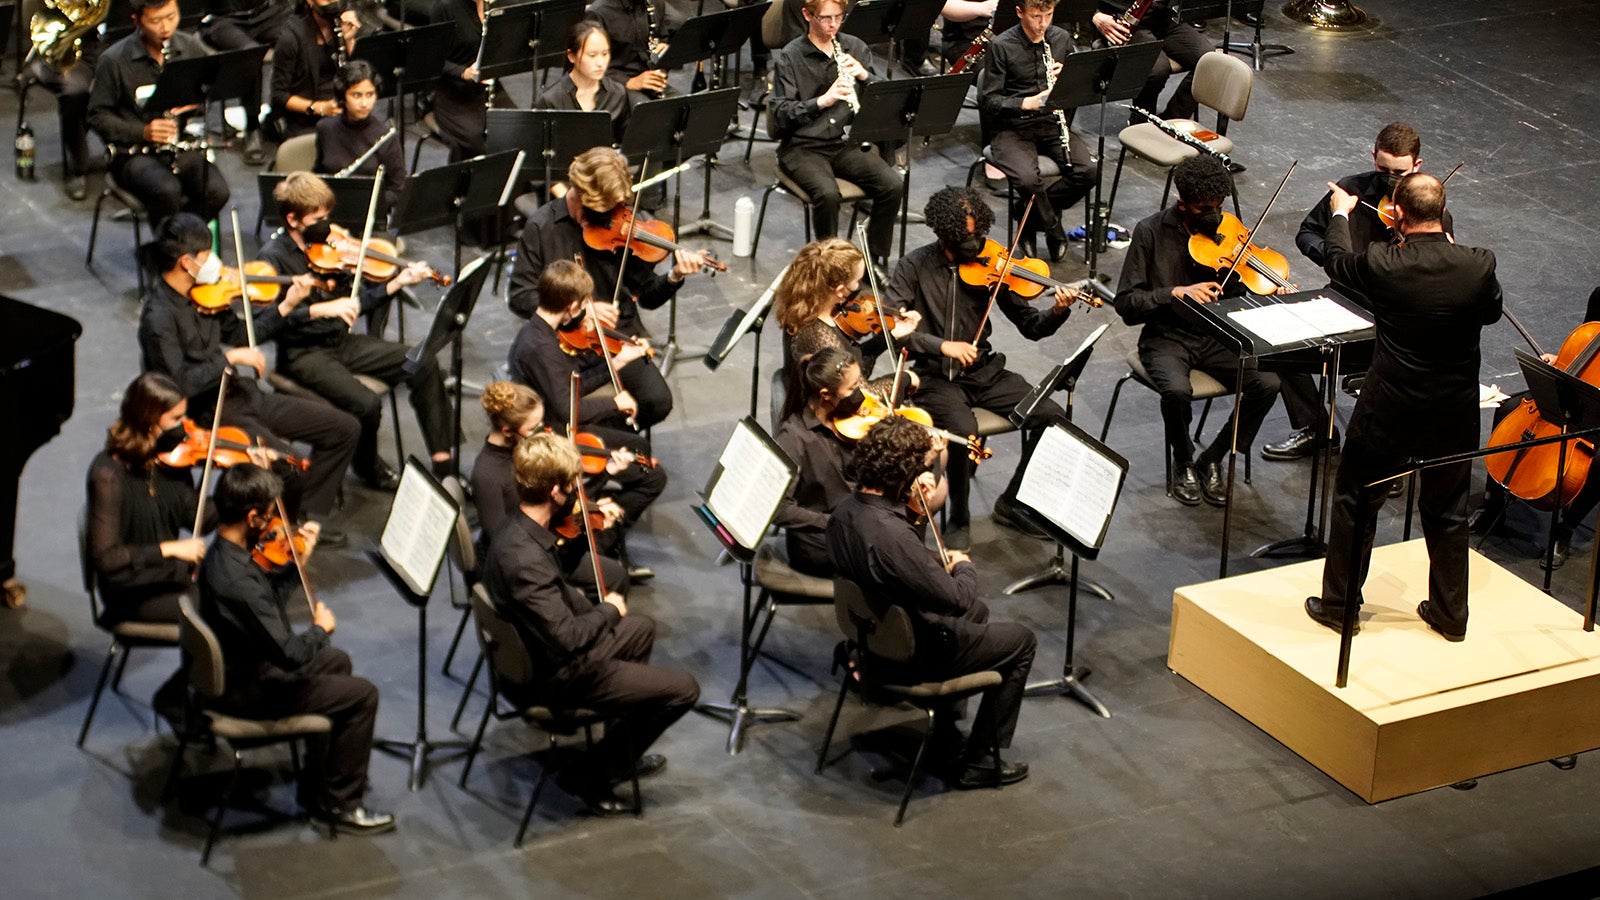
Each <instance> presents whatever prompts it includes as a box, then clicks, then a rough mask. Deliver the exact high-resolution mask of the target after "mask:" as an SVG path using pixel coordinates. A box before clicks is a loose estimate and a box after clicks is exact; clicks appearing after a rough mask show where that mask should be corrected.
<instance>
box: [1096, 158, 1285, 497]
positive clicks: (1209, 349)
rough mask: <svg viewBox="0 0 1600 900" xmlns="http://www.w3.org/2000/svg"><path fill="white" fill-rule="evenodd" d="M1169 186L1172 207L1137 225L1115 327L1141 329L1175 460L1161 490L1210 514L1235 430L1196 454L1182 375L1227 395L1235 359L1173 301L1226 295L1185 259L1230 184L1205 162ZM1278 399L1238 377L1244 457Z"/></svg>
mask: <svg viewBox="0 0 1600 900" xmlns="http://www.w3.org/2000/svg"><path fill="white" fill-rule="evenodd" d="M1172 181H1173V184H1175V185H1177V186H1178V202H1177V203H1176V204H1174V205H1173V206H1170V207H1168V208H1167V209H1164V210H1162V211H1160V212H1158V213H1155V214H1154V215H1152V216H1150V217H1148V218H1146V219H1145V220H1144V221H1142V222H1140V223H1139V224H1138V225H1136V226H1134V229H1133V243H1132V246H1130V247H1129V248H1128V255H1127V257H1126V258H1125V259H1124V260H1123V263H1122V280H1121V281H1120V282H1119V283H1118V285H1117V297H1116V301H1115V303H1116V308H1117V314H1118V315H1120V316H1122V321H1124V322H1127V323H1128V324H1129V325H1142V326H1144V328H1143V329H1142V330H1141V331H1140V332H1139V362H1140V364H1142V365H1143V366H1144V370H1145V372H1146V373H1147V374H1149V376H1150V381H1151V383H1152V384H1154V385H1155V388H1156V392H1157V393H1159V394H1160V395H1161V421H1162V422H1163V423H1164V425H1165V427H1166V439H1167V452H1169V453H1171V454H1172V483H1171V484H1170V485H1168V491H1169V492H1170V493H1171V495H1172V498H1173V499H1174V500H1177V501H1178V502H1179V503H1182V504H1183V505H1184V506H1198V505H1199V504H1200V499H1201V497H1202V496H1203V497H1204V498H1205V501H1206V502H1207V503H1210V504H1211V505H1212V506H1222V505H1224V504H1226V503H1227V483H1226V481H1225V480H1224V479H1223V477H1222V457H1223V455H1224V454H1226V453H1227V452H1228V451H1229V450H1230V449H1231V448H1232V446H1233V443H1232V441H1233V433H1234V429H1233V427H1232V423H1231V422H1230V424H1228V425H1224V426H1223V428H1222V429H1221V430H1220V431H1218V432H1217V436H1216V438H1215V439H1214V440H1212V442H1211V445H1210V446H1209V447H1207V448H1206V449H1205V450H1204V451H1202V452H1201V453H1200V455H1199V456H1198V457H1196V456H1195V452H1194V443H1193V442H1192V441H1191V440H1190V439H1189V422H1190V419H1191V418H1192V417H1193V415H1194V410H1193V406H1194V391H1193V388H1192V387H1191V386H1190V382H1189V373H1190V372H1191V371H1193V370H1199V371H1201V372H1204V373H1206V374H1207V375H1210V376H1211V377H1212V378H1215V379H1217V380H1218V381H1220V382H1222V383H1223V384H1225V385H1228V386H1229V387H1234V386H1235V385H1234V380H1235V378H1236V376H1237V375H1238V372H1239V354H1238V353H1237V352H1236V351H1234V350H1232V349H1229V348H1228V347H1225V346H1223V345H1222V344H1221V343H1219V342H1218V341H1217V340H1216V339H1215V338H1213V337H1211V336H1210V335H1209V334H1206V333H1204V332H1202V331H1199V330H1197V329H1196V327H1195V325H1194V324H1193V323H1192V322H1191V320H1190V319H1188V318H1186V317H1185V316H1184V315H1183V313H1182V312H1181V311H1180V306H1179V304H1178V301H1179V300H1189V301H1191V302H1194V303H1210V302H1211V301H1213V300H1216V299H1217V298H1219V297H1221V296H1223V295H1224V293H1225V291H1224V288H1223V286H1222V285H1220V284H1218V283H1217V281H1216V277H1217V273H1216V271H1215V270H1213V269H1210V268H1208V267H1206V266H1202V265H1200V264H1199V263H1196V262H1195V261H1194V260H1192V259H1190V258H1189V237H1190V235H1195V234H1204V235H1215V234H1216V233H1217V227H1218V226H1219V225H1220V224H1221V223H1222V204H1223V201H1224V200H1226V199H1227V198H1228V196H1229V195H1230V194H1231V193H1232V190H1233V189H1232V182H1231V181H1230V178H1229V175H1228V170H1227V168H1226V167H1224V166H1223V165H1222V163H1220V162H1218V161H1217V160H1215V159H1213V158H1212V157H1209V156H1195V157H1190V158H1189V159H1186V160H1184V161H1183V162H1181V163H1179V164H1178V167H1177V169H1176V170H1174V172H1173V175H1172ZM1242 291H1243V287H1242V286H1240V285H1239V282H1238V280H1237V279H1235V280H1233V281H1232V282H1231V283H1230V284H1229V286H1228V288H1227V289H1226V293H1228V294H1235V293H1239V292H1242ZM1277 394H1278V378H1277V376H1275V375H1272V374H1269V373H1266V372H1261V371H1259V370H1258V369H1256V368H1255V367H1254V366H1253V365H1250V366H1248V367H1247V368H1246V369H1245V370H1244V398H1243V400H1242V402H1241V404H1240V406H1239V408H1238V409H1236V410H1234V416H1235V417H1236V418H1237V419H1238V429H1239V449H1240V450H1241V451H1244V452H1249V448H1250V445H1251V444H1252V443H1254V441H1255V439H1256V432H1257V431H1259V430H1260V428H1261V422H1262V420H1263V419H1265V418H1266V417H1267V413H1268V412H1270V411H1271V410H1272V403H1273V399H1274V398H1275V397H1276V396H1277Z"/></svg>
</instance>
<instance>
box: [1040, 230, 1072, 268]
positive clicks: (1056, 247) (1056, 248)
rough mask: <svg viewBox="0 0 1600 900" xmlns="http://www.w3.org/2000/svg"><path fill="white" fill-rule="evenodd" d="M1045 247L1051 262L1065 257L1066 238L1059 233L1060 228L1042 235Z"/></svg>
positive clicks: (1059, 260)
mask: <svg viewBox="0 0 1600 900" xmlns="http://www.w3.org/2000/svg"><path fill="white" fill-rule="evenodd" d="M1044 245H1045V249H1047V250H1049V251H1050V261H1051V262H1061V261H1062V260H1063V259H1066V257H1067V238H1066V235H1063V234H1062V233H1061V229H1060V228H1056V229H1055V230H1053V231H1050V232H1048V233H1046V234H1045V236H1044Z"/></svg>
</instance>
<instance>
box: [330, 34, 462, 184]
mask: <svg viewBox="0 0 1600 900" xmlns="http://www.w3.org/2000/svg"><path fill="white" fill-rule="evenodd" d="M454 39H455V26H454V25H452V24H450V23H449V22H440V23H438V24H436V25H423V26H422V27H420V28H407V29H404V30H402V31H381V32H378V33H377V34H369V35H366V36H365V37H360V38H356V47H355V51H354V52H353V53H351V54H350V58H351V59H364V60H366V61H367V62H369V63H371V64H372V68H373V69H375V70H377V72H378V73H379V74H380V75H382V76H383V88H382V89H381V90H379V91H378V96H379V97H392V98H394V103H393V104H391V105H392V107H393V109H394V122H395V126H394V127H395V133H396V136H397V137H398V139H399V141H400V155H401V156H402V157H404V156H405V154H406V104H405V95H406V94H409V93H412V92H413V91H417V90H423V89H428V88H431V87H432V85H433V83H434V82H435V81H436V80H438V78H439V73H440V72H441V71H443V70H444V62H445V57H447V56H449V55H450V44H451V42H452V41H454Z"/></svg>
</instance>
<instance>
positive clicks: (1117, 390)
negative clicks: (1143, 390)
mask: <svg viewBox="0 0 1600 900" xmlns="http://www.w3.org/2000/svg"><path fill="white" fill-rule="evenodd" d="M1132 377H1133V373H1131V372H1130V373H1128V374H1127V375H1124V376H1122V377H1121V378H1118V379H1117V386H1116V387H1114V388H1112V389H1111V403H1110V404H1109V405H1107V406H1106V418H1105V421H1103V422H1101V423H1100V442H1101V443H1105V440H1106V435H1107V434H1108V433H1110V431H1111V416H1112V414H1113V413H1115V412H1116V411H1117V398H1118V397H1120V396H1121V395H1122V386H1123V385H1125V384H1127V383H1128V379H1130V378H1132Z"/></svg>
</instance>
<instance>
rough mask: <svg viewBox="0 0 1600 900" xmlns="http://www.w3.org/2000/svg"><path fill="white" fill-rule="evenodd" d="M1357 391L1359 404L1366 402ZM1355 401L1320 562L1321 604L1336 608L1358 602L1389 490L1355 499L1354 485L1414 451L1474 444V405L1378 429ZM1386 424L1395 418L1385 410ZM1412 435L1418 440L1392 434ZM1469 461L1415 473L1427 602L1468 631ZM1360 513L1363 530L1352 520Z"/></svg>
mask: <svg viewBox="0 0 1600 900" xmlns="http://www.w3.org/2000/svg"><path fill="white" fill-rule="evenodd" d="M1365 399H1366V398H1365V397H1363V402H1364V401H1365ZM1366 412H1367V410H1364V409H1363V408H1362V407H1361V406H1360V405H1359V404H1358V405H1357V407H1356V412H1355V416H1354V418H1353V420H1352V421H1351V423H1350V434H1349V437H1348V438H1347V439H1346V440H1345V444H1344V451H1343V454H1342V455H1341V456H1340V457H1339V471H1338V474H1337V475H1335V476H1334V497H1333V510H1332V516H1331V517H1330V519H1329V524H1328V557H1327V560H1326V561H1325V562H1324V563H1323V567H1322V602H1323V603H1325V604H1328V605H1330V606H1332V607H1333V608H1334V609H1339V608H1340V607H1342V606H1343V604H1344V603H1346V602H1348V601H1351V600H1353V601H1354V602H1356V603H1358V604H1359V603H1360V602H1361V586H1362V584H1363V583H1365V582H1366V580H1367V567H1368V565H1369V564H1370V563H1371V561H1372V539H1373V534H1374V533H1375V532H1376V530H1377V527H1378V511H1379V510H1380V509H1382V508H1383V504H1384V501H1386V500H1387V499H1388V495H1389V492H1388V490H1387V489H1386V487H1385V486H1379V487H1377V488H1373V489H1369V490H1367V491H1366V499H1365V502H1360V501H1359V499H1358V496H1357V492H1358V489H1359V488H1360V487H1361V486H1362V485H1364V484H1368V483H1370V482H1373V481H1375V480H1377V479H1379V478H1383V477H1385V476H1388V475H1393V474H1394V473H1396V472H1398V471H1400V470H1401V469H1402V468H1404V467H1405V465H1406V461H1407V460H1408V459H1410V458H1412V457H1416V458H1418V459H1421V458H1426V457H1429V456H1437V455H1439V454H1442V453H1450V452H1453V451H1460V450H1470V449H1472V448H1473V447H1476V446H1478V440H1477V439H1478V417H1477V410H1475V409H1471V408H1466V409H1462V410H1460V411H1459V414H1458V415H1457V416H1456V417H1455V418H1456V419H1457V421H1449V420H1443V421H1441V420H1442V419H1443V417H1439V416H1426V415H1423V416H1413V417H1410V418H1409V419H1406V420H1404V426H1405V427H1404V428H1403V429H1400V430H1397V429H1394V428H1382V427H1376V426H1375V425H1374V423H1373V421H1372V419H1374V418H1376V417H1374V416H1370V415H1364V413H1366ZM1387 420H1388V421H1390V422H1396V421H1401V417H1396V416H1389V417H1387ZM1400 434H1405V435H1418V436H1419V437H1420V438H1421V439H1419V440H1407V439H1405V438H1397V435H1400ZM1471 479H1472V464H1471V463H1470V462H1465V463H1458V464H1456V465H1453V466H1438V467H1435V468H1431V469H1424V470H1423V471H1422V472H1421V473H1420V474H1419V475H1418V487H1419V490H1418V494H1417V512H1418V515H1419V517H1420V518H1421V520H1422V536H1423V539H1424V540H1425V541H1426V543H1427V546H1428V600H1429V601H1430V602H1431V603H1432V604H1433V609H1434V614H1435V615H1437V616H1439V617H1440V618H1441V619H1442V625H1443V626H1444V628H1445V629H1446V630H1448V631H1452V632H1458V633H1460V632H1465V631H1466V630H1467V549H1468V541H1469V539H1470V537H1471V535H1470V534H1469V533H1468V531H1467V495H1468V494H1469V493H1470V491H1471ZM1358 516H1359V517H1360V520H1361V528H1360V529H1359V530H1357V527H1356V520H1357V517H1358ZM1352 554H1355V555H1356V556H1357V558H1358V560H1359V568H1358V569H1357V572H1356V583H1355V584H1353V585H1352V584H1351V583H1350V562H1351V555H1352Z"/></svg>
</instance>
